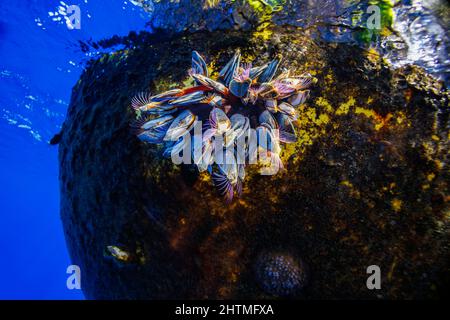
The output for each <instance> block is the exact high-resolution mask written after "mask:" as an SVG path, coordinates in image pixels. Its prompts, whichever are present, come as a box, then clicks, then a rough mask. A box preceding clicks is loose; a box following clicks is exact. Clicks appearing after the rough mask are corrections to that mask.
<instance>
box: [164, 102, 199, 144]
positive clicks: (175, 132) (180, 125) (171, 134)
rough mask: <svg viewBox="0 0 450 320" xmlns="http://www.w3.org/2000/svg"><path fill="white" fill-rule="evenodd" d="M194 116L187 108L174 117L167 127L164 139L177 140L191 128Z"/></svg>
mask: <svg viewBox="0 0 450 320" xmlns="http://www.w3.org/2000/svg"><path fill="white" fill-rule="evenodd" d="M195 119H196V116H195V115H194V114H193V113H192V112H191V111H189V110H184V111H183V112H181V113H180V114H179V115H178V117H176V118H175V119H174V120H173V122H172V124H171V125H170V127H169V128H168V129H167V132H166V135H165V136H164V141H177V140H178V139H179V138H180V137H182V136H184V135H186V134H187V133H189V131H190V130H191V129H192V127H193V125H194V122H195Z"/></svg>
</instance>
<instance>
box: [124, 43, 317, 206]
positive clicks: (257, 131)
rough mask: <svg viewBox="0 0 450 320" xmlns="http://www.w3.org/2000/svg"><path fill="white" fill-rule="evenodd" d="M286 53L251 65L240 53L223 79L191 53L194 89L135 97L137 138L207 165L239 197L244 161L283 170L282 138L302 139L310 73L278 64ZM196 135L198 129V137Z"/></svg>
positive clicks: (226, 191)
mask: <svg viewBox="0 0 450 320" xmlns="http://www.w3.org/2000/svg"><path fill="white" fill-rule="evenodd" d="M280 62H281V56H277V57H276V58H275V59H273V60H272V61H270V62H269V63H267V64H265V65H262V66H258V67H252V65H251V64H243V63H241V54H240V52H239V51H237V52H236V53H235V54H234V55H233V57H232V58H231V60H230V61H229V62H228V63H227V64H226V65H225V67H224V68H223V69H222V70H221V71H220V72H219V76H218V78H217V79H212V78H211V77H210V76H209V72H208V68H207V64H206V62H205V60H204V59H203V58H202V56H201V55H200V54H199V53H198V52H196V51H194V52H193V53H192V68H191V69H190V70H189V75H190V76H191V77H192V79H193V81H194V85H193V86H192V87H188V88H183V89H172V90H169V91H166V92H163V93H159V94H157V95H153V96H152V95H151V94H149V93H140V94H138V95H137V96H135V97H134V98H133V99H132V101H131V104H132V108H133V109H135V110H136V111H138V112H137V114H138V117H137V119H136V120H135V121H133V123H132V126H133V127H134V128H135V129H136V134H137V136H138V137H139V139H141V140H143V141H145V142H148V143H155V144H163V145H164V149H165V151H164V155H165V156H168V157H170V156H171V157H172V159H174V157H180V155H181V154H182V158H183V162H184V163H194V164H195V165H196V166H197V168H198V170H199V171H206V170H207V171H208V172H209V174H211V176H212V179H213V182H214V184H215V186H216V187H217V188H218V190H219V191H220V193H221V194H223V195H224V197H225V199H226V201H228V202H229V201H231V200H232V199H233V197H234V196H235V195H238V196H240V194H241V191H242V183H243V180H244V178H245V167H246V166H247V165H251V164H258V165H260V166H261V169H260V173H261V174H265V175H272V174H276V173H277V172H278V171H279V169H281V168H283V163H282V161H281V159H280V152H281V150H282V144H283V143H293V142H295V141H296V140H297V133H296V129H295V127H296V126H295V122H296V120H297V107H298V106H299V105H301V104H303V103H304V102H305V100H306V99H307V98H308V96H309V90H308V88H309V87H310V86H311V84H312V83H313V82H314V80H315V79H314V78H313V77H312V76H311V75H310V74H302V75H298V76H297V75H291V72H290V71H289V70H286V71H284V72H281V73H280V74H279V75H278V76H276V74H277V70H278V67H279V65H280ZM192 133H193V135H192Z"/></svg>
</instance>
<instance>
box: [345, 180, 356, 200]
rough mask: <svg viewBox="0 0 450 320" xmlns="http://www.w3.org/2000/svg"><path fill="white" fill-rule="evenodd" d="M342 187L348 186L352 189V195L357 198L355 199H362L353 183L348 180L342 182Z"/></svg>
mask: <svg viewBox="0 0 450 320" xmlns="http://www.w3.org/2000/svg"><path fill="white" fill-rule="evenodd" d="M340 184H341V185H342V186H346V187H347V188H349V189H350V195H351V196H353V197H355V198H359V197H360V193H359V191H358V190H357V189H355V187H354V186H353V183H351V182H350V181H348V180H342V181H341V183H340Z"/></svg>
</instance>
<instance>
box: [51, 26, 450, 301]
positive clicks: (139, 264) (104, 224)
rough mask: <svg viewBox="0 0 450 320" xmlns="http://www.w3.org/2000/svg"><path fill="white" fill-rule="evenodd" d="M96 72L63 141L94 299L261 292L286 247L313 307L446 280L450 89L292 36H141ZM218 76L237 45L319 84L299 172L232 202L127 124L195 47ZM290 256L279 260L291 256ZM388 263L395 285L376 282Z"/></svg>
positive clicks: (76, 228) (251, 181)
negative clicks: (137, 97) (371, 277)
mask: <svg viewBox="0 0 450 320" xmlns="http://www.w3.org/2000/svg"><path fill="white" fill-rule="evenodd" d="M133 41H134V42H135V47H134V48H133V49H129V50H124V51H121V52H119V53H115V54H112V55H109V56H108V55H106V56H104V57H103V58H101V59H99V60H98V61H94V62H92V63H91V64H90V66H89V68H88V69H87V71H86V72H85V73H84V74H83V75H82V76H81V78H80V80H79V82H78V83H77V84H76V86H75V87H74V89H73V94H72V100H71V104H70V108H69V111H68V115H67V119H66V121H65V124H64V126H63V131H62V136H61V142H60V147H59V148H60V180H61V217H62V221H63V225H64V230H65V234H66V239H67V244H68V247H69V251H70V254H71V257H72V261H73V263H74V264H78V265H80V267H81V270H82V287H83V290H84V293H85V294H86V296H87V298H97V299H106V298H113V299H114V298H128V299H137V298H264V297H273V295H276V294H278V292H276V291H270V290H264V287H263V286H261V285H260V283H259V281H258V279H257V277H256V275H255V272H254V266H255V263H257V262H256V261H257V259H258V257H259V256H260V255H261V254H262V253H264V252H283V254H285V255H289V256H292V257H296V259H297V258H299V259H301V260H302V261H303V262H304V263H305V264H306V265H307V266H308V269H309V277H308V278H309V281H308V282H307V284H306V286H304V287H303V288H302V289H301V290H298V291H297V292H295V294H293V296H294V297H300V298H316V299H317V298H423V297H437V296H439V295H442V294H443V292H444V288H445V287H446V285H448V274H447V273H446V272H447V270H448V260H447V257H448V253H449V248H448V246H449V216H448V201H449V195H448V181H450V177H449V173H448V172H449V171H448V147H449V145H448V144H449V142H448V137H449V136H448V134H449V133H448V127H449V123H448V121H449V118H448V116H449V113H448V92H447V91H445V90H444V89H443V88H442V85H441V84H440V83H439V82H437V81H435V80H433V79H432V78H430V77H429V76H427V75H426V74H425V73H424V72H423V71H421V70H420V69H418V68H409V67H406V68H403V69H400V70H396V71H393V70H391V69H390V68H388V67H387V66H386V65H384V63H383V61H382V60H381V59H380V58H379V57H378V56H377V55H376V53H374V52H371V51H364V50H360V49H357V48H353V47H349V46H345V45H329V44H323V43H320V42H317V41H312V40H311V38H309V37H308V35H307V34H306V33H304V32H302V31H301V30H297V29H295V28H287V27H285V28H276V29H274V30H272V31H268V30H266V31H264V32H262V33H261V32H258V33H251V32H249V33H244V32H239V33H237V32H233V31H227V32H216V33H211V34H209V33H195V34H182V35H179V36H177V37H173V38H168V37H166V36H164V35H154V36H151V35H147V34H142V35H139V36H138V37H135V38H134V40H133ZM194 48H195V49H196V50H198V51H199V52H200V53H202V54H204V55H205V56H206V57H209V58H210V61H207V62H208V63H209V64H210V66H211V69H212V71H215V72H217V71H218V70H217V68H219V67H220V66H222V65H224V63H225V62H226V61H227V60H228V58H230V57H231V56H232V54H233V52H234V51H235V50H236V49H237V48H240V49H241V51H242V53H243V56H244V61H245V59H246V58H248V60H249V61H250V60H255V61H256V62H257V63H263V62H267V61H269V59H270V58H273V57H274V56H275V55H276V54H277V53H279V52H281V53H283V56H284V61H283V62H282V66H283V65H284V66H289V68H291V69H293V70H295V71H296V72H298V73H301V72H304V71H309V72H312V73H313V75H314V76H315V77H317V78H318V80H319V81H318V85H316V86H315V87H314V88H312V91H311V97H310V99H309V100H308V102H307V103H306V104H305V105H304V106H302V107H301V109H300V110H299V114H300V117H299V122H298V126H299V127H298V133H299V140H298V142H297V143H295V144H292V145H289V148H286V150H285V151H284V152H283V154H281V156H282V158H283V160H284V163H285V168H286V171H284V172H280V173H279V174H277V175H276V176H260V175H258V174H256V173H253V174H252V173H251V172H249V173H248V176H247V178H246V184H245V187H244V190H243V194H242V197H241V198H240V199H239V200H238V201H235V202H233V203H232V204H231V205H225V204H224V202H223V201H221V199H220V197H218V196H217V193H216V190H215V189H214V188H213V187H212V182H211V181H210V180H209V179H208V177H207V176H206V175H203V174H198V172H197V171H196V169H195V167H191V166H175V165H173V164H172V163H171V162H170V160H163V159H161V150H159V149H158V147H157V146H153V145H148V144H145V143H142V142H140V141H139V140H138V139H137V138H136V137H135V136H134V135H133V134H132V133H131V132H130V130H129V123H130V120H131V117H132V116H133V112H132V111H131V110H130V108H129V105H130V97H132V96H133V95H134V94H136V93H137V92H139V91H146V90H151V91H152V92H161V91H163V90H167V89H169V88H171V87H175V86H180V85H181V86H182V85H183V82H184V81H185V80H186V79H187V69H188V68H189V67H190V57H191V51H192V49H194ZM280 248H281V249H282V250H280ZM372 264H376V265H379V266H380V268H381V271H382V290H379V291H370V290H367V288H366V279H367V276H368V275H367V274H366V268H367V266H369V265H372Z"/></svg>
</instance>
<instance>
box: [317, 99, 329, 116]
mask: <svg viewBox="0 0 450 320" xmlns="http://www.w3.org/2000/svg"><path fill="white" fill-rule="evenodd" d="M315 104H316V105H317V106H319V107H322V108H323V109H324V110H325V111H326V112H330V113H331V112H333V107H332V106H331V104H330V103H329V102H328V100H327V99H325V98H323V97H319V98H317V99H316V101H315Z"/></svg>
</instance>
